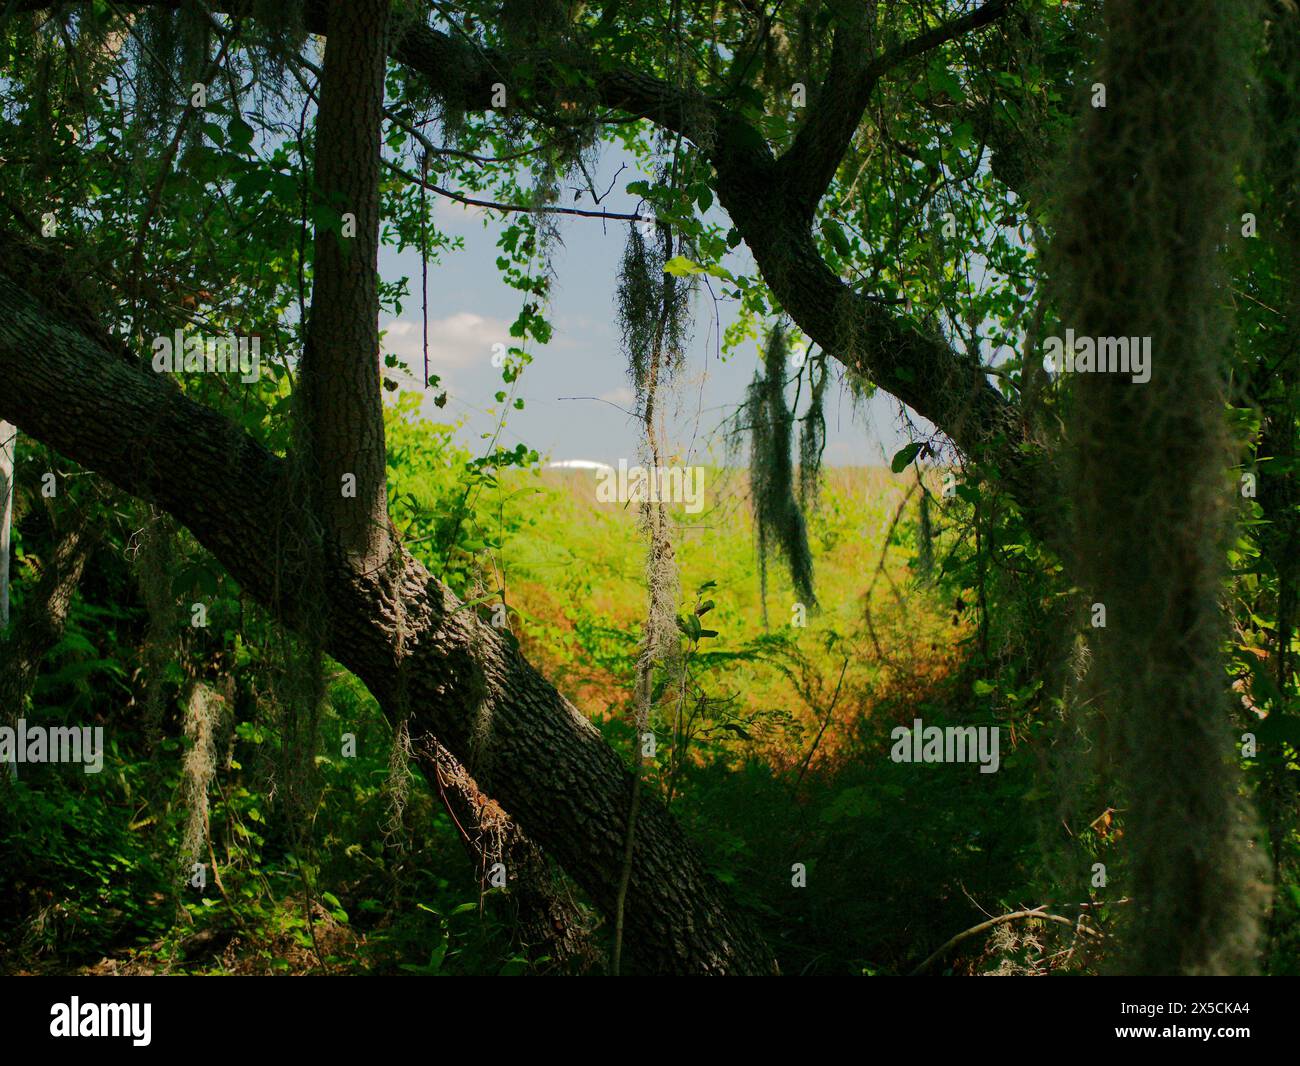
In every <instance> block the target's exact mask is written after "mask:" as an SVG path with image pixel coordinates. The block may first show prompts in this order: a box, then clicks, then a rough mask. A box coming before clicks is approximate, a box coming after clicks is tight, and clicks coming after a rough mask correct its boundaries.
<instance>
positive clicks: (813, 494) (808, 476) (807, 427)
mask: <svg viewBox="0 0 1300 1066" xmlns="http://www.w3.org/2000/svg"><path fill="white" fill-rule="evenodd" d="M806 365H807V367H808V379H809V381H810V382H811V383H812V389H811V392H810V395H809V398H808V408H807V410H805V411H804V413H803V417H802V418H801V419H800V420H799V506H800V507H801V508H803V512H804V514H808V513H809V512H810V511H812V510H813V509H814V508H815V507H816V506H817V495H818V489H819V488H820V487H821V468H822V456H823V455H824V454H825V452H826V412H825V409H824V402H825V397H826V381H827V379H828V378H829V376H830V375H829V372H828V370H827V367H826V354H825V353H824V352H823V353H821V355H820V357H819V358H817V359H815V360H814V359H810V360H809V361H808V363H807V364H806ZM795 402H796V406H797V404H798V400H797V399H796V401H795Z"/></svg>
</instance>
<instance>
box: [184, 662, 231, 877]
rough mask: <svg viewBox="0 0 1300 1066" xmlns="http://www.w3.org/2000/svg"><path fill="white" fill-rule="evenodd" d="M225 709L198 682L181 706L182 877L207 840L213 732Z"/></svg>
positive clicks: (217, 697)
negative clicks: (183, 745) (183, 742)
mask: <svg viewBox="0 0 1300 1066" xmlns="http://www.w3.org/2000/svg"><path fill="white" fill-rule="evenodd" d="M225 713H226V702H225V700H224V699H223V698H222V697H221V696H220V695H219V694H218V693H216V692H215V691H214V690H213V689H211V688H210V687H208V686H207V685H205V684H203V683H202V682H199V683H197V684H195V686H194V688H193V689H191V690H190V699H189V704H188V705H187V706H186V709H185V739H186V740H188V741H189V748H188V749H187V750H186V752H185V761H184V763H183V764H182V767H181V806H182V807H183V808H184V810H185V812H186V819H185V832H184V833H183V835H182V837H181V870H182V873H183V874H184V876H185V877H186V878H188V877H189V875H190V873H191V871H192V869H193V867H194V864H195V863H198V862H202V856H203V853H204V850H205V845H206V844H207V841H208V788H209V787H210V786H211V784H212V779H213V778H214V777H215V776H216V773H217V743H218V736H217V734H218V732H219V730H220V728H221V725H222V722H223V719H224V717H225Z"/></svg>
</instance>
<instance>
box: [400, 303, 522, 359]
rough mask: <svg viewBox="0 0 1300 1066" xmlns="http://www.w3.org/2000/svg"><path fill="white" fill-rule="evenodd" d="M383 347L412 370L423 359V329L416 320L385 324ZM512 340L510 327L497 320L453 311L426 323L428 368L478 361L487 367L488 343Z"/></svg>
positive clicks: (472, 313)
mask: <svg viewBox="0 0 1300 1066" xmlns="http://www.w3.org/2000/svg"><path fill="white" fill-rule="evenodd" d="M385 328H386V329H387V333H386V334H385V335H384V340H383V350H384V352H385V353H390V352H391V353H392V354H393V355H396V356H397V357H398V358H400V359H402V360H404V361H405V362H406V363H407V365H408V366H410V367H411V368H412V369H415V368H416V367H417V366H419V365H421V364H422V363H423V361H424V330H423V327H422V324H421V323H420V322H413V321H410V320H409V319H396V320H394V321H391V322H388V323H387V324H386V326H385ZM498 343H499V344H504V345H506V346H507V347H509V345H510V344H511V343H513V342H512V341H511V339H510V327H509V326H508V325H506V323H504V322H502V321H501V320H500V319H495V318H484V317H483V316H482V315H476V314H474V312H472V311H457V312H456V313H455V314H454V315H448V316H447V317H445V318H436V319H431V320H430V322H429V367H430V368H431V369H438V370H448V369H451V368H454V367H466V366H474V365H476V364H481V365H483V366H489V365H490V363H491V359H492V345H494V344H498Z"/></svg>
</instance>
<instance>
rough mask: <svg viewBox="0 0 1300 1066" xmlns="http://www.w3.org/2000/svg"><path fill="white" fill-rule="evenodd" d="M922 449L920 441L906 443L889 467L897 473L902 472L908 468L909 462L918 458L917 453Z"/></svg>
mask: <svg viewBox="0 0 1300 1066" xmlns="http://www.w3.org/2000/svg"><path fill="white" fill-rule="evenodd" d="M920 450H921V444H920V442H919V441H913V442H912V443H911V444H905V445H904V446H903V447H902V448H900V449H899V450H898V452H897V453H896V454H895V455H894V460H893V462H891V463H890V464H889V469H890V470H892V471H893V472H894V473H895V474H901V473H902V472H903V471H904V470H905V469H906V468H907V465H908V463H910V462H911V461H912V460H913V459H915V458H916V455H917V453H918V452H919V451H920Z"/></svg>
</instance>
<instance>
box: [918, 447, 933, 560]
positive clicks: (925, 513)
mask: <svg viewBox="0 0 1300 1066" xmlns="http://www.w3.org/2000/svg"><path fill="white" fill-rule="evenodd" d="M916 480H917V486H918V487H919V488H920V490H921V503H920V505H919V507H918V510H919V515H918V524H919V526H920V529H919V532H918V536H919V538H920V543H919V544H918V545H917V549H916V568H917V570H919V571H920V572H921V574H922V576H927V577H928V576H929V575H930V573H931V572H932V571H933V570H934V520H933V518H932V517H931V515H930V490H929V489H927V488H926V487H925V482H924V481H922V480H921V477H920V474H919V473H918V474H917V479H916Z"/></svg>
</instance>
